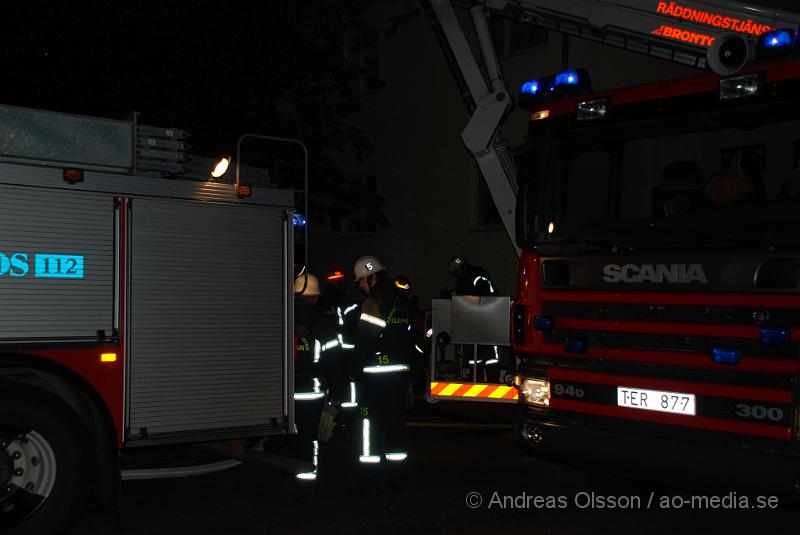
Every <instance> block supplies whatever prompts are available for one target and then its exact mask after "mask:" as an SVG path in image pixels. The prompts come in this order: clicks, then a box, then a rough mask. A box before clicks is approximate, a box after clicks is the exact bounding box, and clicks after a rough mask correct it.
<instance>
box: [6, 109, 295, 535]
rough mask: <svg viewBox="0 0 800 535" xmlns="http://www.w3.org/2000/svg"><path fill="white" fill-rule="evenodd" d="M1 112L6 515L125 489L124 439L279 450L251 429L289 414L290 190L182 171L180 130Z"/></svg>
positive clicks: (61, 523)
mask: <svg viewBox="0 0 800 535" xmlns="http://www.w3.org/2000/svg"><path fill="white" fill-rule="evenodd" d="M0 125H1V126H0V530H2V531H3V532H6V531H7V530H11V531H14V530H20V531H21V532H25V533H37V534H44V533H51V532H52V533H60V532H64V531H66V529H67V528H68V526H69V525H70V523H71V522H73V521H74V519H75V518H76V517H77V515H79V514H80V513H81V511H82V509H83V506H84V505H85V504H86V502H87V500H88V498H89V497H90V495H91V494H95V495H96V496H97V497H98V498H99V499H100V500H101V501H102V502H103V503H105V504H108V505H116V504H117V503H118V501H119V492H120V485H119V481H120V452H121V451H122V450H123V449H125V450H133V449H135V448H143V447H145V446H154V445H164V444H186V443H204V444H205V445H206V448H207V449H211V450H212V451H219V452H221V453H223V452H224V450H225V449H226V448H225V446H222V445H221V444H220V441H230V440H234V439H251V440H249V441H247V442H245V441H242V442H241V443H240V446H241V447H240V448H238V450H237V451H230V452H229V453H230V455H231V456H233V457H236V458H238V459H241V460H251V461H253V462H256V463H259V464H266V465H269V464H275V459H273V458H270V457H269V456H267V455H266V454H263V453H261V454H259V453H258V452H257V451H254V450H252V449H248V448H247V445H248V444H249V445H252V444H255V443H257V442H258V438H259V437H265V436H271V435H281V434H287V433H290V432H291V430H292V429H293V412H292V411H293V409H292V407H293V404H292V398H291V392H292V376H293V371H292V364H293V361H292V359H291V358H289V356H290V355H291V354H292V352H291V351H292V345H293V337H292V294H291V287H292V284H291V282H292V279H293V272H294V270H293V267H292V265H293V259H292V256H293V237H292V223H291V221H292V213H293V206H294V193H293V192H292V191H286V190H280V189H273V188H261V189H259V188H253V189H250V188H246V187H241V185H238V184H234V183H233V182H220V181H215V180H208V179H207V178H206V177H207V176H208V175H206V177H202V178H203V179H202V180H186V179H177V178H174V176H173V175H171V173H175V172H179V171H180V170H181V168H182V166H181V162H182V160H183V154H182V153H183V151H184V150H185V148H186V145H185V141H183V139H182V138H183V137H185V136H184V133H183V132H182V131H180V130H177V129H158V128H153V127H148V126H145V125H140V124H137V122H136V121H135V120H134V121H111V120H106V119H98V118H93V117H83V116H74V115H65V114H59V113H52V112H45V111H41V110H31V109H24V108H15V107H10V106H0ZM165 175H166V176H171V178H165ZM217 468H219V466H217ZM209 469H210V468H209ZM200 471H202V470H200Z"/></svg>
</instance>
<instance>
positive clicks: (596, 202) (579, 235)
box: [528, 121, 800, 249]
mask: <svg viewBox="0 0 800 535" xmlns="http://www.w3.org/2000/svg"><path fill="white" fill-rule="evenodd" d="M705 126H706V128H702V129H701V128H696V129H695V130H694V131H692V132H690V133H685V132H682V133H672V134H667V135H660V136H652V135H650V136H649V137H648V136H645V135H638V136H635V137H625V135H624V134H623V135H620V132H624V129H620V127H619V125H616V126H615V128H614V130H613V136H612V135H604V133H603V131H602V129H596V131H595V132H594V133H593V134H592V135H590V136H587V135H580V136H577V135H571V136H569V137H566V138H562V139H560V140H558V141H555V142H554V145H553V147H552V150H551V151H550V154H551V156H550V157H549V158H548V159H547V160H548V162H547V163H546V164H545V165H544V167H543V168H542V172H541V173H540V174H539V179H538V183H537V185H536V186H535V187H534V188H532V189H535V193H531V194H532V195H535V196H536V197H537V199H536V202H535V203H531V204H532V205H534V204H535V208H534V209H533V210H530V211H531V213H532V212H533V211H534V210H535V211H536V216H537V217H536V224H535V227H536V237H537V239H536V241H537V245H538V246H539V247H541V248H547V247H548V246H561V248H565V247H566V246H568V245H572V246H578V247H579V248H583V247H594V248H597V247H601V248H604V247H619V248H628V249H641V248H647V247H652V246H659V247H662V246H663V247H666V246H671V245H674V246H688V247H695V246H696V247H708V246H716V245H719V246H733V245H735V246H743V245H744V246H754V247H755V246H773V245H781V244H789V243H798V242H800V239H798V238H797V237H796V234H797V233H796V228H797V227H796V226H795V225H796V224H797V223H798V222H800V167H798V163H799V162H800V121H787V122H782V123H772V124H767V125H761V126H748V127H747V128H742V127H731V126H725V127H716V128H708V127H707V126H708V125H705ZM648 130H649V131H648V132H646V133H650V131H651V130H653V128H650V129H648ZM641 131H642V129H641V126H640V127H639V128H631V129H630V131H629V132H628V133H627V135H628V136H630V135H631V134H632V133H640V132H641ZM609 132H612V131H611V130H609ZM529 219H530V218H529ZM528 224H529V225H531V226H533V224H532V223H531V222H530V220H529V221H528Z"/></svg>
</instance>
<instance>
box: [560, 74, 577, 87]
mask: <svg viewBox="0 0 800 535" xmlns="http://www.w3.org/2000/svg"><path fill="white" fill-rule="evenodd" d="M580 81H581V77H580V75H579V74H578V71H563V72H560V73H558V74H556V84H555V85H557V86H559V85H578V84H579V82H580Z"/></svg>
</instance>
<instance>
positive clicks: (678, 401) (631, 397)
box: [617, 386, 695, 416]
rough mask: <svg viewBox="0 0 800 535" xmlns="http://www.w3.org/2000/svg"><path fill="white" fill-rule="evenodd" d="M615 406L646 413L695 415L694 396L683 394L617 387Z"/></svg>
mask: <svg viewBox="0 0 800 535" xmlns="http://www.w3.org/2000/svg"><path fill="white" fill-rule="evenodd" d="M617 405H619V406H620V407H630V408H632V409H643V410H647V411H658V412H671V413H674V414H688V415H690V416H694V415H695V395H694V394H684V393H683V392H668V391H666V390H646V389H644V388H631V387H627V386H618V387H617Z"/></svg>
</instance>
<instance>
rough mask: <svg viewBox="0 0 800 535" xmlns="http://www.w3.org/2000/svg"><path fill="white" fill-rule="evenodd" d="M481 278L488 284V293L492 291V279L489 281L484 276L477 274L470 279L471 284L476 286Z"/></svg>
mask: <svg viewBox="0 0 800 535" xmlns="http://www.w3.org/2000/svg"><path fill="white" fill-rule="evenodd" d="M481 280H483V281H486V284H488V285H489V293H494V286H492V281H490V280H489V279H487V278H486V277H484V276H482V275H478V276H477V277H475V280H474V281H472V285H473V286H476V285H477V284H478V281H481Z"/></svg>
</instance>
